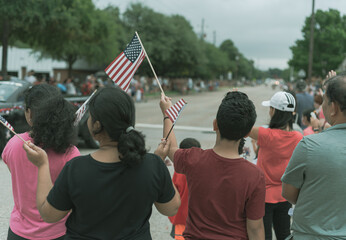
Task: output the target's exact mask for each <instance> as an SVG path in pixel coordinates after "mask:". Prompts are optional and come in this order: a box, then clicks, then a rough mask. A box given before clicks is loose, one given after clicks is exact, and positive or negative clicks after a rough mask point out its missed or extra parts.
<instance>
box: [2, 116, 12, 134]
mask: <svg viewBox="0 0 346 240" xmlns="http://www.w3.org/2000/svg"><path fill="white" fill-rule="evenodd" d="M0 121H1V122H2V123H3V124H4V125H5V126H6V127H7V128H8V129H10V130H12V131H14V129H13V127H12V126H11V124H9V123H8V122H7V120H6V119H5V118H3V117H2V116H0Z"/></svg>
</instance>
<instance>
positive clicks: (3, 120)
mask: <svg viewBox="0 0 346 240" xmlns="http://www.w3.org/2000/svg"><path fill="white" fill-rule="evenodd" d="M0 122H1V124H2V125H4V126H5V127H7V128H8V130H10V131H11V132H12V133H13V134H14V135H16V136H17V137H18V138H20V139H21V140H22V141H23V142H24V143H25V144H28V143H27V142H26V141H25V140H24V139H23V138H22V137H21V136H19V135H18V134H17V133H16V132H15V131H14V129H13V127H12V126H11V124H9V122H7V120H6V119H5V118H3V116H0Z"/></svg>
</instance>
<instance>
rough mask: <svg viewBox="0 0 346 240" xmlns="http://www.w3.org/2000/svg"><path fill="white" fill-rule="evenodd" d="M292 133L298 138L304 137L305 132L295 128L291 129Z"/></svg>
mask: <svg viewBox="0 0 346 240" xmlns="http://www.w3.org/2000/svg"><path fill="white" fill-rule="evenodd" d="M291 133H292V135H294V136H296V137H297V138H300V139H302V138H303V134H302V133H301V132H299V131H297V130H293V131H291Z"/></svg>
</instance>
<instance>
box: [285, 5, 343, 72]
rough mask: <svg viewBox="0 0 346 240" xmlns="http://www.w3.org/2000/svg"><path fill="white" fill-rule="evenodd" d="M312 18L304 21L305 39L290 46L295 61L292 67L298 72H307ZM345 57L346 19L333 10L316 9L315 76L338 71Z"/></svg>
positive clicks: (291, 61)
mask: <svg viewBox="0 0 346 240" xmlns="http://www.w3.org/2000/svg"><path fill="white" fill-rule="evenodd" d="M310 22H311V17H307V18H306V19H305V24H304V26H303V28H302V33H303V39H299V40H297V41H296V42H295V45H293V46H292V47H291V51H292V55H293V56H292V59H291V60H290V61H289V65H290V66H293V67H294V68H295V69H296V70H300V69H303V70H305V72H308V62H309V61H308V59H309V41H310ZM345 57H346V16H341V15H340V12H339V11H337V10H334V9H329V10H328V11H322V10H317V12H316V14H315V25H314V55H313V69H312V70H313V75H315V76H325V75H326V73H327V72H328V71H329V70H331V69H337V68H338V66H339V65H340V64H341V62H342V61H343V60H344V59H345Z"/></svg>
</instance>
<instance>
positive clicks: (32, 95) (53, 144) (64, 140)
mask: <svg viewBox="0 0 346 240" xmlns="http://www.w3.org/2000/svg"><path fill="white" fill-rule="evenodd" d="M24 103H25V109H26V110H28V109H30V111H31V120H32V126H31V137H32V138H33V140H34V143H35V144H36V145H39V146H40V147H42V148H43V149H53V150H54V151H55V152H57V153H64V152H66V150H67V149H68V148H69V147H70V146H72V145H74V144H75V143H76V140H77V135H76V128H75V127H74V126H73V122H74V118H75V107H74V106H73V105H72V104H71V103H69V102H68V101H66V100H65V99H64V98H63V97H62V95H61V93H60V92H59V90H58V89H57V88H56V87H54V86H51V85H48V84H39V85H35V86H33V87H32V88H30V89H29V90H27V91H26V92H25V94H24Z"/></svg>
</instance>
